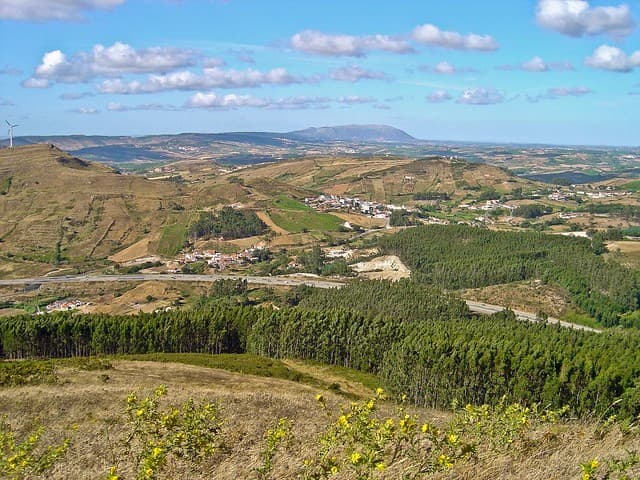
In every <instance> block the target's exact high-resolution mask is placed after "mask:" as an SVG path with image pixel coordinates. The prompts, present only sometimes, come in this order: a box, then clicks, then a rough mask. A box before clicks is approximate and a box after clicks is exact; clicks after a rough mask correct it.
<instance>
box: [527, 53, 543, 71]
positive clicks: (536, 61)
mask: <svg viewBox="0 0 640 480" xmlns="http://www.w3.org/2000/svg"><path fill="white" fill-rule="evenodd" d="M522 69H523V70H526V71H527V72H546V71H547V70H549V66H548V65H547V64H546V63H545V61H544V60H542V58H540V57H538V56H536V57H533V58H532V59H531V60H529V61H527V62H524V63H523V64H522Z"/></svg>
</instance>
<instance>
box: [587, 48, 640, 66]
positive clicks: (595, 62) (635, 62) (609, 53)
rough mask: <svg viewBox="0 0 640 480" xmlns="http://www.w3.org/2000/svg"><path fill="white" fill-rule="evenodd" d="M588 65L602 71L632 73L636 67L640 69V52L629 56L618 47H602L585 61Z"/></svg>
mask: <svg viewBox="0 0 640 480" xmlns="http://www.w3.org/2000/svg"><path fill="white" fill-rule="evenodd" d="M584 63H585V64H586V65H588V66H589V67H592V68H598V69H600V70H611V71H613V72H630V71H632V70H633V69H634V68H635V67H640V50H636V51H635V52H633V53H632V54H631V55H627V54H626V53H625V52H623V51H622V50H620V49H619V48H618V47H612V46H610V45H600V46H599V47H598V48H596V49H595V51H594V52H593V54H591V56H590V57H587V58H586V59H585V61H584Z"/></svg>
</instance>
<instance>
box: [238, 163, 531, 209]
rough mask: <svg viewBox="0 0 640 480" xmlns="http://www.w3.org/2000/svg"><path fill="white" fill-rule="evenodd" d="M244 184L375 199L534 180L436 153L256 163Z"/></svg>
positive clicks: (501, 187)
mask: <svg viewBox="0 0 640 480" xmlns="http://www.w3.org/2000/svg"><path fill="white" fill-rule="evenodd" d="M243 177H244V178H245V179H247V180H248V181H249V182H251V181H252V180H255V179H260V178H268V179H272V180H274V181H281V182H287V183H289V184H290V185H293V186H297V187H300V188H306V189H309V190H314V191H322V192H324V193H330V194H335V195H347V196H357V197H360V198H362V199H367V200H375V201H378V202H390V201H394V202H403V201H409V200H412V199H413V197H414V195H415V194H417V193H421V192H438V193H447V194H449V195H450V196H451V197H457V198H463V197H465V196H466V195H468V194H470V193H472V192H473V191H478V190H482V189H487V188H495V189H496V190H498V191H500V192H510V191H511V190H513V189H514V188H516V187H523V186H527V185H532V184H533V183H532V182H530V181H527V180H523V179H521V178H519V177H516V176H515V175H512V174H511V173H509V172H508V171H507V170H504V169H502V168H497V167H492V166H490V165H486V164H482V163H468V162H464V161H459V160H446V159H443V158H440V157H433V158H426V159H420V160H413V159H407V158H389V157H382V158H381V157H373V158H366V159H365V158H349V157H346V158H345V157H342V158H335V157H333V158H324V157H323V158H304V159H299V160H290V161H284V162H277V163H270V164H266V165H260V166H255V167H253V168H250V169H247V170H245V171H244V172H243Z"/></svg>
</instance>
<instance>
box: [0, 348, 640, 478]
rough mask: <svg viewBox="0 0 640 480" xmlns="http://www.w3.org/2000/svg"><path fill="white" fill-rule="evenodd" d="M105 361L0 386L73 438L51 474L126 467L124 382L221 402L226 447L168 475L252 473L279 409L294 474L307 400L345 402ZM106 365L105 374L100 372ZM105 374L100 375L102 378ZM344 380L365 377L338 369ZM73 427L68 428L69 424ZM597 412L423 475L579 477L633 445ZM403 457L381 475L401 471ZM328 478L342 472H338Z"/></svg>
mask: <svg viewBox="0 0 640 480" xmlns="http://www.w3.org/2000/svg"><path fill="white" fill-rule="evenodd" d="M287 363H289V364H290V365H291V366H292V367H293V368H300V369H304V370H305V371H306V372H308V373H310V374H312V375H314V376H323V378H324V380H325V381H326V380H330V379H337V377H334V376H332V374H331V373H330V372H329V373H328V372H327V371H326V369H325V368H324V367H314V366H308V365H304V364H301V363H300V362H287ZM113 365H114V368H113V369H111V370H106V371H88V372H87V371H77V370H72V369H66V370H62V371H61V372H60V374H59V377H60V381H61V383H60V384H58V385H39V386H25V387H13V388H4V389H0V411H2V412H3V413H4V414H6V415H7V416H8V420H9V422H10V423H11V424H12V425H13V426H14V428H16V429H17V430H18V431H19V432H20V431H28V430H31V429H32V428H33V426H34V425H35V424H42V425H43V426H44V427H45V429H46V432H47V433H46V434H45V439H46V441H47V442H55V441H60V440H61V439H62V438H63V437H69V438H70V439H71V447H70V450H69V452H68V453H67V455H66V456H65V457H64V458H63V459H62V460H61V461H60V462H59V463H58V464H57V465H56V466H55V468H54V469H53V471H52V472H51V474H50V475H48V476H47V478H50V479H70V478H73V479H78V480H84V479H87V480H88V479H92V480H93V479H96V478H101V477H103V476H104V475H105V473H106V472H107V471H108V468H109V466H110V465H114V464H115V463H117V464H118V469H119V471H120V472H121V473H124V474H126V475H127V478H129V477H130V476H131V473H132V468H133V464H134V462H133V457H132V456H129V457H126V456H125V455H124V449H123V447H122V445H121V443H120V441H121V439H122V438H123V436H124V435H125V434H126V427H125V426H124V425H123V421H124V417H123V412H124V410H125V399H126V396H127V394H128V393H129V392H131V391H137V392H140V393H142V394H147V393H150V392H151V391H152V390H153V389H154V388H155V387H157V386H158V385H160V384H164V385H166V386H167V388H168V395H167V398H166V403H171V404H179V403H182V402H184V401H185V400H187V399H188V398H194V399H196V400H198V401H208V402H211V401H214V402H219V403H220V405H221V407H222V415H223V417H224V418H225V423H224V427H223V432H224V438H225V445H224V451H223V452H221V453H220V454H218V455H215V456H214V457H212V458H211V459H209V460H207V461H205V462H204V463H202V464H199V465H194V464H189V463H180V462H179V463H177V464H172V466H171V468H169V469H168V471H166V472H165V474H163V475H162V476H161V478H167V479H183V478H189V479H212V478H215V479H234V480H235V479H249V478H256V477H255V472H254V471H253V469H255V468H256V467H258V466H259V465H260V451H261V449H262V448H263V445H264V443H263V434H264V432H265V430H266V429H267V428H269V427H270V426H271V425H272V424H273V423H274V422H275V421H276V420H277V419H278V418H281V417H287V418H289V419H290V420H291V421H292V423H293V434H294V441H293V444H292V446H291V447H290V448H288V449H284V450H283V451H282V453H280V454H278V455H277V457H276V459H275V469H274V472H273V476H272V478H277V479H294V478H299V477H298V475H299V473H300V467H301V464H302V461H303V459H304V458H308V457H309V456H310V455H312V453H313V452H314V451H315V450H316V449H317V448H318V446H319V445H318V443H317V438H318V435H319V434H320V433H321V432H322V430H323V428H324V426H326V425H327V423H328V422H329V419H327V417H326V415H325V413H324V412H323V411H322V410H321V409H320V408H319V406H318V404H317V402H316V401H315V400H314V396H315V394H316V393H322V394H323V395H324V396H325V398H326V399H327V402H328V404H329V407H330V409H331V411H336V409H337V407H338V406H340V405H345V404H348V401H347V400H345V399H344V398H342V397H339V396H336V395H334V394H332V393H331V392H330V391H321V390H319V389H318V388H315V387H311V386H307V385H302V384H298V383H293V382H289V381H285V380H278V379H272V378H263V377H254V376H249V375H241V374H236V373H230V372H226V371H222V370H216V369H210V368H203V367H197V366H190V365H183V364H172V363H154V362H139V361H114V362H113ZM104 375H108V379H106V381H104V380H105V378H104ZM101 377H102V378H101ZM339 380H340V384H341V385H344V386H345V388H355V389H357V391H358V393H363V394H366V393H367V391H366V390H365V389H363V387H359V386H357V385H351V386H348V385H349V384H348V383H347V382H344V381H343V379H339ZM394 408H395V407H394V406H393V405H391V404H382V405H381V415H383V416H387V415H392V414H393V413H392V412H393V410H394ZM410 411H411V412H412V413H415V414H417V415H418V416H419V417H420V420H421V421H424V420H428V421H430V422H432V423H435V424H436V425H442V424H443V422H445V421H446V420H447V419H448V418H449V416H450V415H449V414H448V413H446V412H441V411H434V410H428V409H410ZM71 427H73V428H71ZM597 430H598V428H597V424H596V422H594V421H591V422H586V421H581V422H578V421H570V422H568V423H560V424H556V425H546V426H544V427H540V428H539V429H538V430H535V431H533V432H530V433H529V438H530V439H531V440H532V441H531V442H529V443H527V442H525V443H524V444H522V443H521V442H516V443H515V444H513V445H511V446H510V447H507V446H505V447H504V449H502V450H498V451H497V452H492V451H489V450H487V449H486V448H482V447H481V448H480V450H479V456H478V458H477V459H476V460H471V461H469V462H466V463H461V464H458V465H457V466H456V467H454V469H453V470H452V471H450V472H447V473H446V474H438V475H434V476H432V477H428V478H438V479H445V478H446V479H453V478H455V479H465V480H471V479H474V480H496V479H504V480H522V479H527V480H549V479H555V480H565V479H566V480H577V479H578V478H579V477H580V468H579V464H580V463H582V462H586V461H589V460H591V459H598V460H599V461H600V462H601V463H604V462H606V461H607V460H608V459H611V458H622V457H624V455H625V451H626V450H631V451H638V449H639V448H640V441H639V438H638V436H637V434H635V435H631V436H629V435H627V436H624V435H622V434H621V432H620V430H619V428H618V427H617V426H613V427H611V428H610V429H609V430H608V431H606V432H605V433H601V432H598V431H597ZM401 469H402V466H401V465H399V466H396V467H394V468H393V469H390V470H389V472H388V474H386V475H380V477H379V478H386V479H396V478H400V476H399V471H401ZM335 478H348V477H344V476H336V477H335Z"/></svg>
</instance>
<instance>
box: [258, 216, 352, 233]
mask: <svg viewBox="0 0 640 480" xmlns="http://www.w3.org/2000/svg"><path fill="white" fill-rule="evenodd" d="M269 216H270V217H271V219H272V220H273V221H274V222H275V224H276V225H278V226H279V227H281V228H284V229H285V230H287V231H288V232H291V233H300V232H304V231H313V230H319V231H323V232H326V231H337V230H338V229H339V228H340V225H342V224H343V223H344V220H341V219H339V218H338V217H334V216H333V215H329V214H328V213H317V212H313V211H312V212H294V211H271V212H269Z"/></svg>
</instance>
